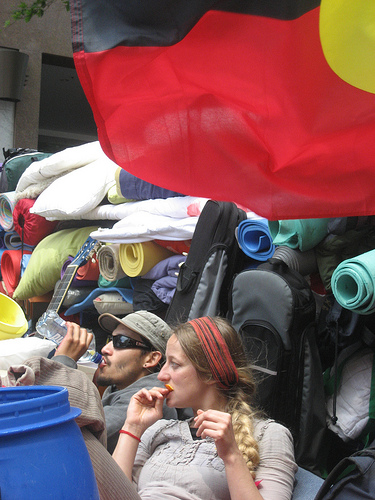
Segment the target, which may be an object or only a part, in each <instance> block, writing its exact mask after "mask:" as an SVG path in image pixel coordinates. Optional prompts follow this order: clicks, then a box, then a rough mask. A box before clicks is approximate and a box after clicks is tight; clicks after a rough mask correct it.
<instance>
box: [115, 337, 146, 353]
mask: <svg viewBox="0 0 375 500" xmlns="http://www.w3.org/2000/svg"><path fill="white" fill-rule="evenodd" d="M111 340H112V342H113V347H114V348H115V349H145V350H147V351H152V350H153V349H152V346H151V344H146V343H145V342H141V341H140V340H135V339H131V338H130V337H127V336H126V335H111V336H109V337H108V342H110V341H111Z"/></svg>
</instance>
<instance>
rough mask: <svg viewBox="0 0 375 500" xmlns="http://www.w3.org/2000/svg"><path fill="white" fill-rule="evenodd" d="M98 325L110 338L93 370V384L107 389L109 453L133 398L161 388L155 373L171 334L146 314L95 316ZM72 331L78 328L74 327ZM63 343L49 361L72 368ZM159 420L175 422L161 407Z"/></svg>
mask: <svg viewBox="0 0 375 500" xmlns="http://www.w3.org/2000/svg"><path fill="white" fill-rule="evenodd" d="M98 322H99V324H100V326H101V327H102V328H103V330H105V331H107V332H109V333H110V334H111V340H110V341H109V342H108V344H106V345H105V346H104V347H103V349H102V351H101V353H102V355H103V360H102V361H101V363H100V364H99V367H98V370H97V374H96V383H97V385H99V386H107V388H106V389H105V391H104V393H103V396H102V403H103V407H104V414H105V420H106V427H107V449H108V451H109V452H110V453H112V452H113V450H114V449H115V447H116V444H117V440H118V436H119V430H120V429H121V427H122V425H123V423H124V421H125V417H126V411H127V407H128V404H129V401H130V398H131V397H132V396H133V394H134V393H136V392H137V391H139V390H140V389H142V388H144V387H145V388H147V389H151V388H152V387H155V386H163V384H162V383H161V382H160V381H159V380H158V379H157V373H158V371H159V369H160V367H161V364H162V362H163V360H164V355H165V349H166V345H167V340H168V338H169V337H170V335H171V333H172V331H171V329H170V327H169V326H168V325H167V324H166V323H165V322H164V321H163V320H162V319H161V318H159V317H158V316H156V315H155V314H153V313H151V312H148V311H136V312H133V313H130V314H128V315H127V316H125V317H124V318H118V317H116V316H114V315H113V314H110V313H104V314H101V315H100V316H99V318H98ZM76 328H77V329H78V328H79V327H78V325H77V326H76ZM79 331H80V335H81V336H84V334H86V335H87V332H86V330H85V329H83V328H80V329H79ZM90 338H91V337H89V339H90ZM64 340H65V342H64V341H63V342H62V343H61V344H60V347H59V349H58V350H57V351H56V355H55V356H54V358H53V359H54V360H56V361H60V362H62V363H64V364H66V365H69V366H72V365H71V363H69V362H66V360H65V359H64V358H66V356H65V355H61V354H62V353H64V354H66V355H67V356H69V354H68V352H69V351H68V349H69V346H67V345H66V343H67V342H66V341H67V340H68V339H64ZM88 342H90V340H88ZM63 343H64V344H65V345H63ZM85 349H87V346H85ZM83 352H84V351H83ZM78 359H79V355H77V356H75V361H77V360H78ZM163 417H164V418H167V419H171V418H174V419H175V418H177V412H176V410H175V409H174V408H168V407H167V406H166V405H164V409H163Z"/></svg>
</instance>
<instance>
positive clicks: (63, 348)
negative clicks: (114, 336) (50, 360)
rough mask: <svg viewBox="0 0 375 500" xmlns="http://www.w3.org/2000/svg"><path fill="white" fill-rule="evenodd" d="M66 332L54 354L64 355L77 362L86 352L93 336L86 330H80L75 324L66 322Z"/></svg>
mask: <svg viewBox="0 0 375 500" xmlns="http://www.w3.org/2000/svg"><path fill="white" fill-rule="evenodd" d="M66 327H67V332H66V335H65V337H64V339H63V340H62V342H61V344H60V345H59V346H58V348H57V349H56V352H55V356H59V355H64V356H68V357H69V358H72V359H74V361H78V360H79V358H80V357H81V356H82V355H83V354H84V353H85V352H86V351H87V349H88V347H89V345H90V342H91V340H92V337H93V334H92V333H89V332H88V331H87V330H86V328H81V327H80V326H79V325H77V323H72V322H70V321H67V322H66Z"/></svg>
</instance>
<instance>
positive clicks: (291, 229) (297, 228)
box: [268, 219, 330, 252]
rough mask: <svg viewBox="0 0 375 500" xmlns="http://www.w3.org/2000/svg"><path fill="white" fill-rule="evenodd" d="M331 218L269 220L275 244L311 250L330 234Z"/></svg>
mask: <svg viewBox="0 0 375 500" xmlns="http://www.w3.org/2000/svg"><path fill="white" fill-rule="evenodd" d="M329 221H330V219H291V220H278V221H268V227H269V230H270V234H271V237H272V241H273V244H274V245H277V246H278V245H279V246H287V247H290V248H298V249H299V250H301V252H306V251H307V250H311V249H312V248H314V247H315V246H316V245H317V244H318V243H320V242H321V241H322V240H323V239H324V238H325V237H326V236H327V234H328V222H329Z"/></svg>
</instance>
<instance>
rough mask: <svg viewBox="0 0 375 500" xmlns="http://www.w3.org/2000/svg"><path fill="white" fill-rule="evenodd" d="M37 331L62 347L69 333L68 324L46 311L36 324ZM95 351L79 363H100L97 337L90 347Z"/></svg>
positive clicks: (89, 350) (80, 359)
mask: <svg viewBox="0 0 375 500" xmlns="http://www.w3.org/2000/svg"><path fill="white" fill-rule="evenodd" d="M36 330H37V332H38V333H39V335H41V336H42V337H44V338H46V339H48V340H52V342H54V343H55V344H56V345H60V344H61V342H62V340H63V338H64V337H65V335H66V332H67V326H66V322H65V321H64V320H63V319H62V318H61V317H60V316H59V315H58V314H57V312H55V311H46V312H45V313H44V314H42V316H41V317H40V318H39V320H38V322H37V324H36ZM91 346H93V347H94V349H90V348H89V349H88V350H87V351H86V352H85V354H83V355H82V356H81V357H80V358H79V361H92V362H93V363H98V364H99V363H100V362H101V360H102V355H101V354H100V353H98V352H96V351H95V337H93V339H92V341H91V343H90V346H89V347H91Z"/></svg>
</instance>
